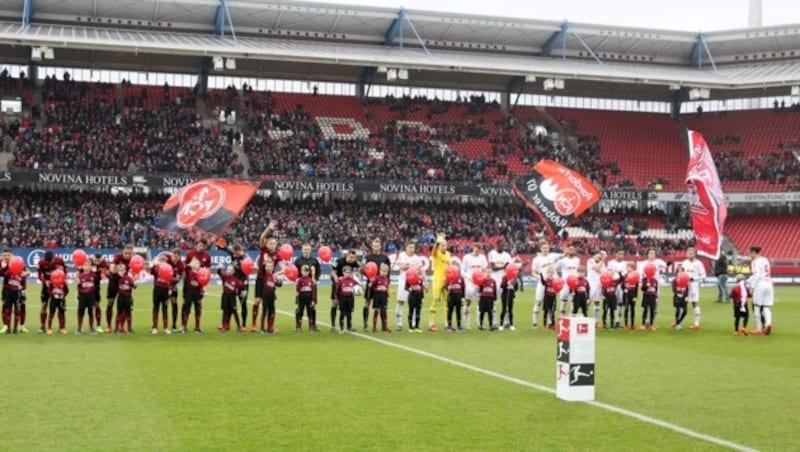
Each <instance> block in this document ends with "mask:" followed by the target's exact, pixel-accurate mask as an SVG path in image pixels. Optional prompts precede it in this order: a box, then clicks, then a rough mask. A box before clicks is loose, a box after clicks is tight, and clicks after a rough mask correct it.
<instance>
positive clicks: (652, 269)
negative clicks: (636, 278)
mask: <svg viewBox="0 0 800 452" xmlns="http://www.w3.org/2000/svg"><path fill="white" fill-rule="evenodd" d="M644 275H645V276H647V277H648V278H655V277H656V264H654V263H652V262H651V263H649V264H647V265H645V266H644Z"/></svg>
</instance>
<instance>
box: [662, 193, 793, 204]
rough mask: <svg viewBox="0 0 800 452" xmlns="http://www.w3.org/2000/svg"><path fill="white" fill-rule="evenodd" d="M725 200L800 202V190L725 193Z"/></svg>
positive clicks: (669, 196) (680, 197) (673, 196)
mask: <svg viewBox="0 0 800 452" xmlns="http://www.w3.org/2000/svg"><path fill="white" fill-rule="evenodd" d="M649 199H651V200H654V201H661V202H689V201H691V199H690V198H689V195H688V194H687V193H663V192H651V193H650V194H649ZM725 201H726V202H727V203H728V204H730V203H736V204H760V203H781V204H782V203H791V202H800V192H776V193H725Z"/></svg>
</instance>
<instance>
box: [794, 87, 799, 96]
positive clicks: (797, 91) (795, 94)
mask: <svg viewBox="0 0 800 452" xmlns="http://www.w3.org/2000/svg"><path fill="white" fill-rule="evenodd" d="M792 96H800V86H793V87H792Z"/></svg>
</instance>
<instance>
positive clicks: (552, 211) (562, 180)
mask: <svg viewBox="0 0 800 452" xmlns="http://www.w3.org/2000/svg"><path fill="white" fill-rule="evenodd" d="M511 187H512V189H513V190H514V193H515V194H516V195H517V196H518V197H519V198H520V199H522V201H523V202H524V203H525V205H526V206H528V208H530V209H531V210H533V211H534V212H535V213H536V214H537V215H538V216H539V217H540V218H541V219H542V221H544V223H545V224H546V225H547V227H548V229H549V230H550V232H551V233H552V234H555V233H556V231H557V230H559V229H562V228H564V227H566V226H567V224H569V221H570V220H572V219H574V218H577V217H578V216H580V215H581V214H582V213H583V212H585V211H587V210H588V209H589V208H591V207H592V206H593V205H594V204H595V203H596V202H598V201H599V200H600V191H599V190H598V189H597V187H595V186H594V184H592V182H591V181H589V180H588V179H586V178H585V177H583V176H582V175H581V174H580V173H578V172H576V171H573V170H572V169H570V168H567V167H566V166H564V165H562V164H560V163H558V162H554V161H552V160H541V161H539V163H537V164H536V165H535V166H534V167H533V172H532V173H531V174H529V175H527V176H523V177H520V178H518V179H517V180H515V181H513V183H512V185H511Z"/></svg>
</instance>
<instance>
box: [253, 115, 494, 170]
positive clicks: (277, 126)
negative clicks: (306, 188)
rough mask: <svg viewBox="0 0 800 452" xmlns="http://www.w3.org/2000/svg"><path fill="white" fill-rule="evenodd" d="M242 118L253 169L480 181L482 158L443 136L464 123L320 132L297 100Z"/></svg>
mask: <svg viewBox="0 0 800 452" xmlns="http://www.w3.org/2000/svg"><path fill="white" fill-rule="evenodd" d="M258 102H260V103H261V104H260V107H259V108H265V109H267V111H270V112H272V114H271V115H265V114H255V115H250V117H249V118H248V127H247V131H248V133H247V134H246V135H245V137H244V147H245V152H246V153H247V156H248V158H249V160H250V173H251V174H253V175H280V176H288V177H293V178H304V177H311V178H313V177H317V178H326V179H392V180H399V181H434V180H435V181H448V182H455V181H461V182H465V181H472V182H486V181H488V178H487V176H486V174H485V171H484V170H485V169H486V168H487V167H488V164H487V163H486V162H485V161H484V160H475V161H473V160H469V159H466V158H464V157H462V156H460V155H459V154H457V153H456V152H454V151H453V150H451V149H450V148H449V147H448V146H447V144H446V142H447V141H450V140H451V139H461V138H458V137H457V136H458V135H459V134H467V136H468V135H469V134H470V133H472V132H470V130H472V128H471V127H470V126H469V125H464V124H461V125H456V124H453V125H444V126H443V127H442V128H440V129H436V133H435V134H432V133H430V132H429V131H425V130H419V129H417V128H413V127H409V126H408V125H404V124H402V125H400V124H398V123H397V122H396V121H393V122H390V123H388V124H386V125H383V126H382V127H380V129H379V130H378V132H377V133H372V134H370V136H364V137H358V138H350V139H338V138H326V137H325V136H324V135H323V133H322V130H321V129H320V127H319V125H318V124H317V123H316V122H314V120H313V118H312V117H311V115H310V114H309V113H308V112H307V111H306V110H305V109H304V107H303V106H302V105H297V106H295V108H294V109H293V110H283V111H280V112H277V111H274V110H273V108H274V107H273V106H272V105H271V104H270V103H269V102H268V101H266V100H264V99H261V100H259V101H258Z"/></svg>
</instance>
